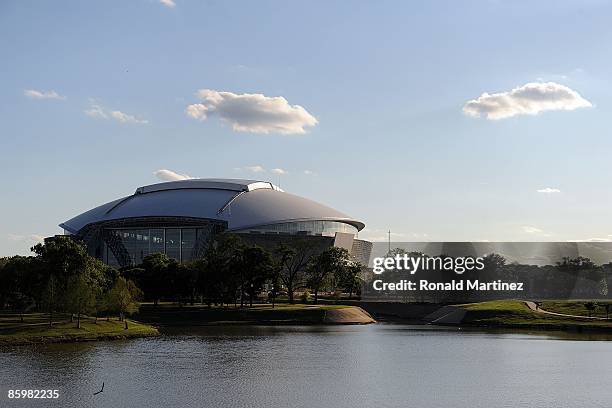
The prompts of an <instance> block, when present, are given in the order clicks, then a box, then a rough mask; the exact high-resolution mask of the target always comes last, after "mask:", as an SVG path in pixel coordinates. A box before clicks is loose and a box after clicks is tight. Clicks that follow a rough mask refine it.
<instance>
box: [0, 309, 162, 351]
mask: <svg viewBox="0 0 612 408" xmlns="http://www.w3.org/2000/svg"><path fill="white" fill-rule="evenodd" d="M62 317H63V318H66V317H67V319H66V320H64V321H59V319H60V318H62ZM47 319H48V316H46V315H43V314H39V313H32V314H24V323H23V324H21V323H20V322H21V319H20V318H19V315H16V317H15V316H11V314H10V313H2V314H0V346H2V345H5V346H6V345H17V344H29V343H51V342H71V341H91V340H98V339H115V338H117V339H118V338H129V337H147V336H155V335H158V334H159V333H158V331H157V329H156V328H154V327H152V326H149V325H147V324H142V323H137V322H134V321H131V320H128V329H127V330H125V329H124V323H123V322H120V321H118V320H117V318H111V320H110V321H106V319H104V320H101V319H99V320H98V322H97V323H95V322H94V319H93V318H81V328H80V329H77V328H76V321H75V322H70V318H69V316H65V315H64V316H57V319H58V320H57V321H56V317H54V324H53V326H51V327H50V326H49V325H47V324H46V322H47ZM39 323H43V324H39Z"/></svg>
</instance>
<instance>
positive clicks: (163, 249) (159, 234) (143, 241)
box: [103, 228, 210, 266]
mask: <svg viewBox="0 0 612 408" xmlns="http://www.w3.org/2000/svg"><path fill="white" fill-rule="evenodd" d="M108 232H109V233H110V234H112V235H113V238H114V240H115V242H117V244H116V245H122V246H123V248H125V251H126V252H127V254H128V255H129V257H130V263H131V264H132V265H138V264H140V263H142V260H143V259H144V258H145V257H146V256H147V255H149V254H154V253H163V254H166V255H168V256H169V257H170V258H174V259H176V260H178V261H180V262H187V261H191V260H192V259H194V257H195V256H196V251H197V244H198V238H201V239H205V238H206V237H208V236H209V235H210V231H209V230H205V229H202V228H155V229H140V228H139V229H119V228H117V229H110V230H108ZM103 260H104V261H105V262H106V263H108V264H109V265H113V266H119V261H118V260H117V259H116V257H115V255H114V254H113V251H112V250H111V248H110V247H109V246H108V244H107V243H105V244H104V259H103Z"/></svg>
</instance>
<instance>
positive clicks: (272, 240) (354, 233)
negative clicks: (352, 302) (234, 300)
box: [60, 179, 372, 267]
mask: <svg viewBox="0 0 612 408" xmlns="http://www.w3.org/2000/svg"><path fill="white" fill-rule="evenodd" d="M60 227H61V228H63V229H64V233H65V234H68V235H74V236H75V237H76V238H78V239H80V240H82V241H83V242H85V244H86V245H87V250H88V252H89V254H90V255H92V256H95V257H96V258H98V259H101V260H102V261H104V262H106V263H107V264H109V265H113V266H119V267H124V266H131V265H137V264H139V263H141V262H142V260H143V258H144V257H146V256H147V255H148V254H152V253H157V252H161V253H165V254H167V255H168V256H169V257H171V258H174V259H177V260H178V261H180V262H188V261H190V260H193V259H197V258H199V257H201V256H202V255H203V254H204V252H205V251H206V249H207V248H208V246H209V244H210V243H211V242H212V241H213V239H214V238H215V237H216V236H217V235H218V234H227V233H232V234H239V236H240V237H241V238H242V240H243V241H245V242H246V243H249V244H257V245H260V246H262V247H266V248H268V249H273V248H274V247H276V246H278V245H279V244H280V243H284V244H288V245H291V243H297V242H308V243H311V244H313V245H315V246H316V247H317V248H321V249H323V248H326V247H329V246H338V247H342V248H345V249H347V250H348V251H349V253H350V254H351V255H352V257H353V258H354V259H355V260H357V261H359V262H361V263H362V264H364V265H367V264H368V260H369V257H370V253H371V250H372V244H371V243H370V242H368V241H364V240H360V239H358V233H359V231H360V230H362V229H363V228H364V227H365V224H364V223H363V222H361V221H358V220H356V219H354V218H351V217H349V216H347V215H345V214H343V213H341V212H339V211H337V210H335V209H333V208H330V207H327V206H325V205H322V204H319V203H317V202H314V201H312V200H309V199H306V198H302V197H299V196H296V195H293V194H290V193H286V192H285V191H283V190H282V189H280V188H279V187H277V186H275V185H274V184H272V183H270V182H265V181H257V180H236V179H190V180H181V181H171V182H165V183H158V184H152V185H148V186H144V187H139V188H137V189H136V191H135V192H134V194H132V195H129V196H127V197H123V198H119V199H117V200H114V201H111V202H109V203H106V204H103V205H101V206H99V207H96V208H94V209H92V210H89V211H86V212H84V213H82V214H80V215H77V216H76V217H74V218H72V219H70V220H68V221H65V222H63V223H62V224H60Z"/></svg>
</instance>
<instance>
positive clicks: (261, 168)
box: [244, 164, 266, 173]
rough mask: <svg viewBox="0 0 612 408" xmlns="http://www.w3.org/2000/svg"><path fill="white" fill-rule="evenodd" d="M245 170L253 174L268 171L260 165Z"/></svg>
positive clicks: (247, 167)
mask: <svg viewBox="0 0 612 408" xmlns="http://www.w3.org/2000/svg"><path fill="white" fill-rule="evenodd" d="M244 169H245V170H247V171H250V172H251V173H263V172H264V171H266V169H264V168H263V167H262V166H260V165H258V164H256V165H255V166H246V167H245V168H244Z"/></svg>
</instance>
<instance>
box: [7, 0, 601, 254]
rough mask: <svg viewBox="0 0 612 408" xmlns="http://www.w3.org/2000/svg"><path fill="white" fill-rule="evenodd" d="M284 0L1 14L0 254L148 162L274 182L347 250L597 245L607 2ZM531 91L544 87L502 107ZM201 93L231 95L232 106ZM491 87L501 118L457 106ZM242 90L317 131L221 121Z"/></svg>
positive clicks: (101, 196) (121, 4)
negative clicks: (333, 228)
mask: <svg viewBox="0 0 612 408" xmlns="http://www.w3.org/2000/svg"><path fill="white" fill-rule="evenodd" d="M169 3H172V2H169ZM289 3H290V4H286V3H284V2H280V1H273V2H265V1H258V2H250V1H243V2H230V1H187V0H174V6H173V7H170V6H171V5H172V4H170V6H168V5H164V4H162V3H161V2H159V1H155V0H134V1H99V2H95V1H89V2H80V1H75V2H34V1H3V2H1V3H0V52H1V54H0V55H1V57H0V61H1V62H0V74H1V75H0V90H1V92H0V140H1V147H2V149H1V161H0V186H1V187H2V200H1V201H0V255H9V254H15V253H24V254H25V253H28V248H29V247H30V246H31V245H32V244H33V243H34V241H35V240H36V239H37V237H38V236H46V235H51V234H54V233H59V232H60V229H59V228H58V227H57V224H59V223H60V222H62V221H65V220H66V219H68V218H71V217H72V216H74V215H76V214H78V213H80V212H82V211H84V210H87V209H89V208H92V207H94V206H96V205H99V204H102V203H104V202H107V201H110V200H112V199H115V198H117V197H120V196H123V195H127V194H131V193H132V192H133V191H134V189H135V188H136V187H138V186H141V185H145V184H151V183H154V182H157V181H159V179H158V178H157V177H156V176H155V174H154V172H156V171H157V170H159V169H169V170H172V171H175V172H177V173H180V174H188V175H190V176H194V177H243V178H261V179H267V180H271V181H274V182H279V179H280V184H281V185H282V187H283V188H284V189H285V190H287V191H289V192H292V193H296V194H298V195H303V196H306V197H309V198H312V199H315V200H317V201H320V202H322V203H325V204H328V205H330V206H332V207H335V208H338V209H340V210H342V211H344V212H346V213H348V214H350V215H352V216H354V217H356V218H359V219H362V220H364V222H365V223H366V224H367V230H366V231H365V232H364V233H362V234H361V236H362V237H363V238H370V239H383V238H384V237H385V233H384V231H386V230H388V229H389V228H390V229H391V230H392V231H393V233H394V234H393V236H392V237H393V239H394V240H396V241H402V240H403V241H413V240H417V241H420V240H440V241H453V240H492V241H512V240H516V241H530V240H552V241H565V240H579V239H580V240H582V239H593V238H598V239H609V238H611V237H612V236H611V235H610V234H612V225H611V224H612V222H611V218H610V213H611V212H612V205H610V204H611V203H612V189H610V188H609V186H610V185H612V171H611V170H610V168H611V165H610V151H612V139H611V135H610V126H609V118H610V117H612V109H611V107H610V106H611V102H612V87H611V86H610V79H609V77H610V72H612V58H611V55H612V49H611V48H612V26H610V24H609V21H610V20H611V18H612V4H611V3H606V2H603V1H580V2H578V1H574V2H564V1H539V2H531V1H420V2H417V1H413V2H400V1H397V2H391V1H384V2H358V1H351V2H349V1H320V2H315V1H308V2H305V1H304V2H301V3H298V2H289ZM529 83H535V84H536V87H538V86H540V85H537V84H544V83H552V84H553V90H552V91H551V92H552V93H545V94H543V95H540V94H538V95H536V96H535V97H534V96H533V93H532V94H529V95H528V98H532V99H531V100H530V103H531V105H530V107H531V108H533V109H535V110H533V111H531V112H529V113H531V114H524V112H522V113H516V106H514V105H512V103H515V102H516V100H517V99H512V95H511V94H510V92H511V91H512V90H513V89H518V90H519V92H523V91H524V89H523V88H521V87H523V86H524V85H526V84H529ZM555 87H556V88H555ZM201 89H207V90H211V91H214V92H215V94H214V95H217V96H218V95H220V94H219V93H224V94H223V95H229V96H228V98H234V99H232V100H229V99H228V104H229V105H228V110H227V111H226V113H223V111H222V109H221V107H220V106H219V105H215V104H214V103H212V102H210V101H209V102H206V101H205V100H203V98H202V97H201V95H200V96H198V95H197V92H198V90H201ZM28 91H29V92H28ZM32 91H34V93H33V92H32ZM36 92H38V93H36ZM52 92H55V94H53V93H52ZM485 92H487V93H488V94H494V93H501V95H500V96H499V97H498V96H495V97H494V100H493V102H497V99H495V98H502V99H500V100H502V101H503V102H504V103H508V101H510V103H511V105H510V106H509V107H506V108H507V109H509V110H505V111H504V112H506V113H507V112H510V117H506V118H502V119H496V120H495V119H490V118H487V116H486V115H485V114H484V113H483V114H481V115H480V117H475V116H473V115H472V116H471V115H469V114H466V112H464V111H463V108H464V105H465V104H466V103H467V102H468V101H473V100H477V102H476V103H477V104H478V107H479V109H480V108H482V106H484V105H483V104H484V102H485V101H482V100H478V98H479V96H481V95H482V94H483V93H485ZM525 92H526V91H525ZM559 92H561V93H564V92H565V93H564V94H563V95H566V96H567V92H573V94H571V95H570V96H569V97H567V98H566V99H562V100H559V99H555V98H557V97H558V96H559V95H560V93H559ZM225 93H227V94H225ZM249 94H261V95H263V96H262V97H261V98H263V99H262V100H264V101H271V99H269V98H271V97H283V98H285V99H286V101H287V102H286V107H287V109H289V110H290V112H289V113H287V112H284V113H281V114H279V115H280V116H278V117H280V118H285V119H287V120H290V121H293V120H297V121H298V122H299V121H300V120H302V119H303V118H302V119H300V118H298V119H295V116H291V115H294V113H295V112H294V111H295V109H297V108H296V107H295V105H299V106H301V107H302V108H303V109H304V110H305V111H306V114H307V115H309V116H310V117H311V118H314V120H315V121H316V122H317V123H316V125H312V122H311V124H310V125H304V126H302V125H303V123H302V124H301V125H300V123H297V125H295V123H294V122H291V123H292V126H293V125H295V126H297V130H298V131H296V132H285V133H284V134H283V133H279V132H276V131H269V132H268V133H261V131H259V132H257V131H248V129H247V130H244V129H243V130H241V131H237V130H236V129H235V128H234V126H233V125H234V124H236V123H238V124H240V123H239V122H240V121H241V120H244V118H245V117H246V116H248V115H251V114H253V115H255V114H254V113H253V112H250V111H249V110H248V109H249V106H250V105H248V104H249V103H250V102H249V101H248V100H244V97H245V95H247V97H248V95H249ZM241 98H242V99H241ZM508 98H510V99H508ZM546 98H553V99H551V100H548V99H547V100H544V99H546ZM568 98H569V99H568ZM580 98H581V99H580ZM247 99H248V98H247ZM580 100H582V101H584V103H583V104H582V106H579V105H580V103H581V102H580ZM232 101H234V102H236V101H243V102H244V103H245V104H246V105H240V106H238V107H237V108H236V107H235V106H234V105H231V103H233V102H232ZM487 101H488V100H487ZM521 101H523V102H524V101H525V100H524V99H521ZM207 103H208V105H207ZM215 103H216V102H215ZM542 103H543V104H544V105H542ZM576 103H578V105H576ZM585 103H586V104H588V105H591V106H587V105H585ZM194 104H195V105H197V104H202V105H206V108H205V109H211V110H210V111H209V113H210V114H208V115H206V117H205V118H204V117H199V118H196V119H194V118H192V117H189V116H188V115H187V114H186V109H187V107H188V106H190V105H194ZM547 104H548V105H547ZM559 104H560V105H559ZM568 104H569V105H568ZM572 104H574V105H572ZM213 105H214V106H213ZM281 105H282V103H281ZM542 106H544V108H542ZM243 108H244V109H246V110H241V109H243ZM485 108H487V107H484V108H482V109H485ZM488 108H490V106H488ZM531 108H530V109H531ZM215 109H216V110H215ZM513 109H514V110H513ZM538 109H540V110H542V111H540V113H537V114H534V113H535V112H538ZM213 110H214V111H213ZM87 112H89V114H88V113H87ZM113 112H115V113H113ZM236 112H238V114H239V115H242V116H240V117H239V118H236V117H232V116H231V115H234V114H236ZM482 112H485V111H482ZM482 112H481V113H482ZM224 115H225V116H224ZM245 115H246V116H245ZM283 115H285V116H283ZM302 116H303V115H302ZM248 117H249V119H250V120H251V121H256V120H259V119H260V118H259V117H257V116H252V115H251V116H248ZM274 117H276V116H274ZM198 119H199V120H198ZM268 120H270V118H268ZM232 121H233V122H232ZM145 122H146V123H145ZM266 123H267V124H265V125H263V126H264V130H265V126H267V125H269V123H268V122H266ZM295 126H294V128H295ZM259 129H260V130H261V128H259ZM300 129H301V130H303V133H300V132H299V130H300ZM287 133H288V134H287ZM254 166H261V167H262V168H264V169H265V171H263V172H258V173H253V172H251V171H249V170H248V167H254ZM273 168H280V169H284V170H285V171H286V172H287V174H283V175H280V176H279V175H277V174H273V173H272V172H271V169H273ZM305 171H309V172H311V173H312V174H305ZM545 189H549V190H545ZM538 190H545V191H552V190H559V192H549V193H546V192H538Z"/></svg>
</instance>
